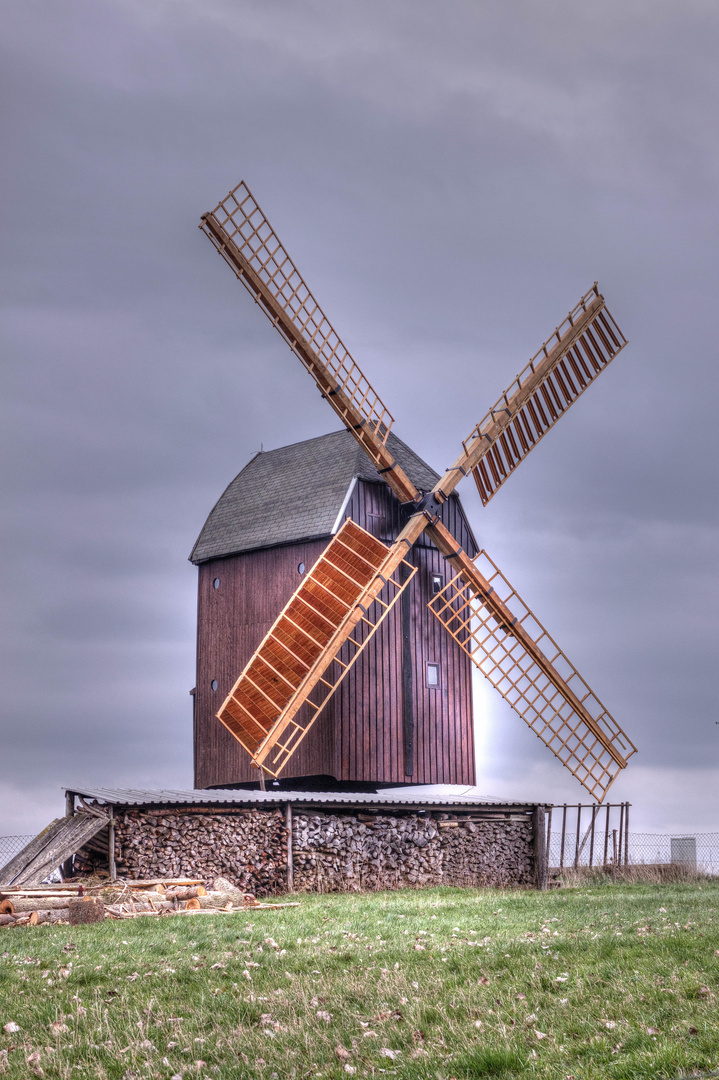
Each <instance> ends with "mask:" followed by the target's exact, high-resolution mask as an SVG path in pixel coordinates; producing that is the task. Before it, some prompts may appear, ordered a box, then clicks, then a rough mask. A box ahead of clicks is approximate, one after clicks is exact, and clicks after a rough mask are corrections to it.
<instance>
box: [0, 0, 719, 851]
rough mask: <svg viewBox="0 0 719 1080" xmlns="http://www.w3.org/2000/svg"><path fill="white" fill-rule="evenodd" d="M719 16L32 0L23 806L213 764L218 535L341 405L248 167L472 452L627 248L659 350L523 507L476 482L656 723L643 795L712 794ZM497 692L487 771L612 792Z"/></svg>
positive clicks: (623, 360)
mask: <svg viewBox="0 0 719 1080" xmlns="http://www.w3.org/2000/svg"><path fill="white" fill-rule="evenodd" d="M718 36H719V16H718V15H717V13H716V10H715V6H714V5H713V4H709V3H704V2H701V0H694V2H690V3H687V4H683V5H681V7H677V6H676V5H674V4H670V3H668V2H666V0H663V2H659V3H656V2H653V3H651V4H649V3H644V2H640V0H637V2H633V3H629V4H627V3H619V2H618V0H617V2H610V0H607V2H605V3H603V4H601V5H594V6H590V7H586V6H585V7H584V8H582V7H579V8H578V7H577V5H576V4H571V3H568V2H551V0H550V2H547V3H544V4H542V5H536V4H528V3H520V4H519V5H516V4H515V5H513V6H512V7H511V8H509V7H507V5H506V4H501V3H499V2H496V3H488V4H483V5H481V6H480V7H478V6H477V5H476V4H473V3H469V2H466V0H452V2H451V3H449V4H445V5H443V6H442V7H441V8H438V7H437V5H435V4H430V3H424V2H420V3H418V2H417V0H413V2H412V3H410V2H409V0H404V2H397V3H393V4H389V5H388V4H386V3H379V2H377V0H370V2H368V3H364V4H362V5H337V4H333V3H330V2H328V0H314V2H310V0H308V2H306V3H302V4H295V3H278V4H272V5H267V4H264V3H260V2H259V0H257V2H249V0H242V2H240V3H237V2H234V0H233V2H229V0H228V2H223V0H205V2H203V3H202V4H199V3H196V2H191V0H150V2H148V0H143V2H142V3H140V2H139V0H138V2H134V0H100V2H93V3H90V2H88V0H74V2H73V0H71V2H69V3H67V4H63V5H61V6H58V5H52V4H48V3H44V2H40V0H38V2H33V3H26V2H23V3H20V2H17V3H11V5H10V8H9V11H8V13H7V14H6V19H5V25H4V45H3V49H4V54H5V55H4V58H3V62H2V71H3V78H4V80H5V100H6V102H9V103H10V104H9V107H6V109H5V112H4V117H3V136H2V138H3V155H2V164H0V169H1V170H2V186H3V191H4V193H5V218H4V221H5V224H4V237H3V252H4V255H5V258H4V268H3V271H2V273H3V278H2V294H1V295H2V297H3V299H2V311H3V322H4V336H5V342H6V348H5V361H4V364H3V371H4V383H5V393H4V403H3V411H4V424H3V436H2V438H3V448H4V451H5V468H4V478H5V485H4V508H3V518H2V520H3V540H2V543H3V554H4V559H3V566H2V580H3V595H4V597H5V612H6V618H5V620H4V625H3V631H2V637H3V645H4V654H5V657H6V665H7V666H6V671H5V674H4V677H3V686H4V695H3V696H4V728H5V732H4V735H3V756H2V765H1V766H0V770H1V771H0V785H4V787H3V807H4V811H5V812H6V813H9V816H8V817H6V819H5V820H6V824H4V825H3V831H8V832H10V831H25V830H31V829H33V828H35V827H37V826H40V825H42V824H44V823H45V822H44V820H43V819H44V818H45V817H46V816H47V815H48V814H49V813H51V812H53V811H54V812H56V811H57V809H58V808H59V806H60V803H59V798H58V797H59V785H60V784H61V783H62V782H63V781H66V780H67V781H70V782H71V781H73V780H78V781H82V780H92V781H94V782H97V783H116V784H122V783H126V784H128V785H129V784H135V785H137V784H149V785H152V784H154V785H161V784H166V785H170V784H172V785H176V786H180V785H188V784H189V783H190V781H191V762H190V753H191V742H190V705H189V696H188V693H187V691H188V690H189V689H190V687H191V686H192V685H193V681H194V677H193V652H194V590H195V571H194V569H193V568H192V567H191V566H189V564H188V563H187V562H186V559H187V554H188V552H189V550H190V548H191V546H192V543H193V541H194V539H195V537H196V535H197V533H198V532H199V529H200V527H201V525H202V522H203V520H204V518H205V516H206V514H207V513H208V512H209V510H210V509H211V507H212V505H213V503H214V502H215V500H216V498H217V497H218V496H219V494H220V493H221V491H222V490H223V488H224V486H225V485H226V484H227V483H228V482H229V480H230V479H231V478H232V477H233V476H234V475H235V473H236V472H237V471H238V470H239V468H241V467H242V465H243V464H244V463H245V462H246V461H247V460H248V458H249V457H250V456H251V454H252V453H253V452H254V451H255V450H257V449H258V448H259V445H260V443H264V445H265V447H266V448H269V447H273V446H278V445H284V444H286V443H288V442H291V441H296V440H300V439H303V438H308V437H310V436H312V435H316V434H319V433H321V432H324V431H328V430H332V429H333V428H334V427H335V426H336V425H335V422H334V417H333V415H332V414H331V413H329V411H328V410H327V409H326V406H325V403H323V402H322V401H321V400H320V398H319V395H318V394H317V393H316V390H314V388H313V387H312V385H311V384H310V382H309V380H308V379H307V376H306V375H305V373H304V372H303V371H302V370H301V369H300V367H299V365H298V364H297V362H296V361H295V360H294V358H293V357H292V356H291V354H290V353H289V351H288V350H287V348H286V347H285V346H284V345H283V344H282V342H281V341H280V340H279V339H275V337H273V334H272V331H271V329H270V328H269V326H268V325H267V323H266V321H265V320H264V318H263V317H262V315H261V314H260V312H259V311H258V310H257V309H256V308H255V307H254V306H253V305H252V304H251V303H250V302H249V300H248V298H247V296H246V295H245V294H244V293H243V290H241V289H240V288H239V287H238V285H237V283H236V281H235V280H234V279H233V277H232V275H231V274H230V273H229V271H228V269H227V267H226V266H225V265H224V263H223V262H222V261H221V260H220V259H218V258H217V256H216V254H215V253H214V252H213V251H212V249H211V247H210V245H209V244H208V243H207V241H206V239H205V238H204V237H203V236H202V235H201V234H200V233H199V232H198V230H197V228H196V225H197V223H198V220H199V216H200V214H201V213H202V212H203V211H204V210H206V209H209V208H211V206H213V205H214V204H215V203H216V202H217V200H218V199H219V198H220V197H222V196H223V195H224V194H225V192H226V191H227V190H228V189H229V188H230V187H231V186H234V184H235V183H237V181H238V180H239V179H240V178H241V177H243V176H244V177H245V179H247V181H248V182H249V184H250V186H251V187H252V188H253V189H254V191H255V194H256V195H257V197H258V199H259V200H260V202H261V203H262V205H263V206H264V207H265V209H266V210H267V212H268V214H269V216H270V218H271V220H272V221H273V223H274V224H275V226H276V228H277V230H278V232H279V233H280V235H281V236H282V238H283V240H284V242H285V243H286V245H287V247H288V248H289V250H290V251H291V252H292V253H293V255H294V256H295V258H296V260H297V262H298V264H299V266H300V268H301V270H302V271H303V273H304V274H305V275H306V277H307V279H308V281H309V283H310V284H311V286H312V288H313V290H314V291H315V292H316V294H317V296H318V297H319V299H320V301H321V302H322V303H323V305H324V306H325V307H326V309H327V311H328V313H329V315H330V317H331V318H332V320H333V322H334V323H335V325H336V326H337V328H338V330H339V331H340V333H341V334H342V336H343V338H344V339H345V340H346V342H347V344H348V345H349V347H350V348H351V350H352V352H353V353H354V354H355V356H356V358H357V359H358V360H359V361H360V363H361V365H362V367H363V369H364V370H365V371H366V373H367V375H368V376H369V377H370V379H371V380H372V382H373V383H374V384H375V385H376V386H377V388H378V390H379V391H380V393H381V395H382V397H383V398H384V399H385V400H386V401H387V402H388V403H389V405H390V408H392V410H393V411H394V413H395V415H396V417H397V423H396V430H397V432H398V434H400V435H401V436H402V437H403V438H405V439H407V440H408V441H409V442H410V443H411V444H412V445H413V446H414V447H415V448H416V449H417V450H418V451H419V452H420V453H422V454H423V456H425V457H426V458H427V459H428V460H429V461H430V462H431V463H432V464H433V465H435V467H438V468H442V467H444V466H446V465H447V464H449V462H450V461H451V460H453V459H454V457H455V456H456V453H457V448H458V445H459V442H460V440H461V438H462V437H464V436H466V435H467V433H468V432H469V431H470V429H471V428H472V426H473V425H474V423H475V422H476V421H477V419H478V418H479V417H480V416H481V415H482V414H483V412H484V411H485V410H486V408H487V407H488V406H489V405H490V404H491V403H492V402H493V401H494V400H495V399H496V397H497V396H498V394H499V393H500V392H501V391H502V389H503V388H504V387H505V386H506V385H507V383H508V382H509V380H510V379H511V378H512V376H513V375H514V374H515V373H516V372H517V371H518V370H519V369H520V368H521V367H522V366H523V364H524V363H525V362H526V360H527V359H528V357H529V356H530V355H531V354H532V353H533V352H534V351H535V350H536V348H537V347H538V346H539V344H540V343H541V341H542V340H543V339H544V338H545V337H547V336H548V335H549V334H550V333H551V331H552V330H553V328H554V326H555V325H556V324H557V323H558V322H559V321H560V320H561V319H562V318H563V316H564V315H565V313H566V311H567V310H568V309H569V307H571V306H572V305H573V304H574V303H575V302H576V300H577V299H578V298H579V296H580V295H581V294H582V293H583V292H584V291H585V290H586V289H587V288H588V287H589V286H590V285H591V283H592V281H594V279H595V278H598V279H599V282H600V285H601V287H602V289H603V290H604V292H605V294H606V296H607V299H608V302H609V305H610V308H611V310H612V311H613V313H614V314H615V316H616V318H617V319H618V321H619V323H620V325H621V326H622V328H623V330H624V331H625V333H626V334H627V336H628V337H629V338H630V345H629V346H628V348H627V349H626V350H625V351H624V353H622V355H621V356H620V357H619V358H618V359H617V360H616V362H615V363H614V364H613V365H612V367H611V368H610V369H609V371H608V372H607V373H606V374H605V375H603V377H602V379H601V380H600V381H599V383H598V385H597V386H595V387H592V388H591V390H590V391H589V393H588V394H587V395H586V396H585V397H584V398H583V399H582V401H581V402H579V403H578V404H577V406H576V407H575V409H573V410H572V411H571V412H570V414H569V415H568V416H567V417H566V418H564V419H563V420H562V423H561V424H560V425H559V426H558V427H557V430H556V431H554V432H552V434H551V435H550V437H549V438H548V439H547V440H545V441H544V442H543V443H542V445H541V447H539V448H538V449H537V450H536V452H535V453H534V454H532V455H531V457H530V459H529V460H528V461H527V462H525V463H524V464H523V465H522V468H521V469H520V470H519V471H518V473H517V474H516V476H514V477H513V478H512V479H511V480H510V482H509V483H508V484H507V485H506V488H505V489H503V490H502V491H501V492H500V494H499V495H498V496H497V498H496V499H495V500H494V501H493V502H492V503H491V504H490V506H489V508H488V509H487V510H485V511H482V510H481V508H480V506H479V504H478V499H477V497H476V495H475V494H474V493H473V492H472V491H471V490H470V487H469V484H466V485H465V487H464V489H463V491H462V495H463V497H464V498H465V501H466V504H467V506H468V508H469V509H470V511H471V516H472V521H473V523H474V525H475V528H476V531H477V534H478V536H479V538H480V540H481V541H482V542H483V543H486V545H487V548H488V550H489V552H490V554H491V555H492V556H493V557H494V558H495V560H496V561H498V562H499V563H500V565H501V566H502V568H503V569H504V570H505V572H506V573H507V575H508V577H509V578H510V580H512V582H513V584H515V585H516V586H517V587H518V589H519V591H520V592H521V593H522V594H523V595H524V597H525V599H526V600H527V601H528V602H529V603H530V604H531V605H532V606H534V607H535V608H536V610H537V612H538V614H539V615H540V617H541V618H542V620H543V621H544V622H545V623H546V624H547V625H548V627H549V629H550V630H551V632H552V633H553V634H554V635H555V637H556V638H557V640H558V641H559V644H560V645H562V646H563V647H564V649H565V651H566V652H567V653H568V654H569V655H570V657H571V658H572V659H574V660H575V662H576V663H577V666H578V667H579V668H580V670H581V671H582V672H583V674H585V675H586V677H587V679H588V680H589V682H590V683H591V684H592V685H593V686H595V687H596V690H597V692H598V693H599V695H600V697H602V699H603V700H605V701H606V703H607V705H608V706H609V707H610V709H612V711H613V712H615V714H616V715H617V717H618V719H620V721H621V722H622V723H623V724H625V725H626V727H627V729H628V730H629V731H630V732H631V734H632V736H633V737H634V738H635V739H636V741H637V743H638V744H639V745H640V748H641V758H639V757H638V758H637V759H635V760H636V761H637V762H638V763H639V764H637V765H636V766H634V767H633V768H632V769H630V770H628V771H627V774H626V775H624V776H622V777H621V779H620V780H619V781H618V782H617V785H616V787H615V793H616V796H617V797H619V796H621V797H624V798H630V799H633V800H634V801H635V802H639V801H640V802H641V804H642V808H643V809H641V811H640V812H641V813H643V814H644V817H645V821H644V824H645V826H647V827H649V826H651V825H653V824H655V825H656V827H665V826H666V827H670V826H671V827H675V826H676V827H689V826H693V825H699V826H701V825H706V821H705V820H704V819H701V820H700V819H699V818H697V817H696V814H698V813H699V812H700V811H699V809H698V805H699V804H698V803H691V804H690V805H687V807H686V809H685V810H682V798H681V792H682V790H685V789H686V786H687V784H689V785H691V784H698V785H700V786H703V787H706V786H707V785H709V784H713V785H714V788H715V790H716V779H717V773H716V768H717V738H718V736H717V735H716V731H717V730H718V729H717V728H716V727H715V725H714V722H713V721H714V715H715V709H714V694H713V678H712V676H713V670H714V667H715V650H716V644H715V643H716V640H717V633H716V631H717V580H718V578H717V572H716V566H717V537H718V528H717V515H716V497H715V492H716V460H717V446H716V439H717V437H716V424H715V421H714V416H713V412H714V401H715V398H716V392H717V376H716V344H715V338H716V335H715V331H714V325H713V323H714V308H715V302H714V293H715V290H716V254H715V252H716V241H717V214H716V185H717V179H718V178H719V177H718V174H719V151H718V150H717V147H718V146H719V140H717V130H716V128H717V117H716V108H715V105H714V102H715V101H716V96H717V74H716V53H717V44H718V42H717V38H718ZM481 699H482V702H483V709H482V715H481V717H480V720H479V723H480V727H481V732H480V736H481V737H480V762H479V764H480V773H481V775H483V777H484V782H485V783H486V785H487V789H488V790H489V789H490V788H492V789H493V790H494V791H495V793H499V794H501V793H502V792H503V791H506V792H510V790H511V791H512V792H513V793H514V794H517V795H522V796H524V795H525V794H526V793H527V791H528V789H529V788H530V787H531V788H532V791H531V792H530V794H534V795H536V796H537V797H543V798H546V797H552V796H553V795H556V797H557V798H558V799H561V800H562V801H564V799H565V798H568V799H570V800H571V799H575V798H577V797H578V796H577V792H578V791H579V789H578V788H575V787H572V785H571V781H569V786H567V781H565V778H564V775H563V772H562V770H561V768H560V767H559V766H558V765H555V763H553V762H552V760H551V758H549V757H548V755H546V752H545V751H543V750H542V748H541V747H540V745H539V743H538V742H537V740H536V739H535V738H534V737H533V736H532V735H531V733H530V732H528V731H526V730H525V729H524V728H523V726H522V725H521V724H520V723H519V722H515V719H514V717H513V714H511V712H510V711H509V710H508V709H505V707H504V706H503V704H502V703H501V702H500V703H499V704H493V703H492V702H493V699H492V698H485V696H484V695H481ZM692 778H693V779H692ZM522 785H524V787H522ZM666 792H669V793H671V794H672V797H673V798H675V800H676V805H675V806H673V807H671V808H670V809H667V804H666V797H665V793H666ZM48 793H51V794H48ZM713 797H714V796H712V795H710V793H709V792H707V793H706V800H705V803H704V806H705V807H711V809H713V810H716V808H717V807H716V805H715V803H712V802H711V799H712V798H713ZM705 812H706V811H705ZM692 815H695V816H692Z"/></svg>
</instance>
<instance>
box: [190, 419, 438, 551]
mask: <svg viewBox="0 0 719 1080" xmlns="http://www.w3.org/2000/svg"><path fill="white" fill-rule="evenodd" d="M387 446H388V448H389V450H390V451H391V453H392V454H393V455H394V456H395V458H396V459H397V461H398V462H399V464H400V465H401V466H402V468H403V469H404V471H405V472H406V473H407V475H408V476H409V478H410V479H411V480H412V482H413V483H414V484H415V485H416V486H417V487H419V488H423V489H425V490H428V489H430V488H432V487H434V485H435V484H436V482H437V480H438V479H439V476H438V474H437V473H435V471H434V470H433V469H431V468H430V467H429V465H427V463H426V462H425V461H422V459H421V458H420V457H418V456H417V454H415V452H414V451H413V450H411V449H410V447H409V446H407V445H406V443H403V442H402V440H401V439H399V438H397V436H396V435H394V434H393V433H392V432H390V434H389V439H388V442H387ZM355 477H358V478H359V479H361V480H370V481H380V480H381V477H380V475H379V473H378V472H377V470H376V469H375V468H374V467H373V465H372V463H371V462H370V461H369V459H368V457H367V454H366V453H365V451H364V450H363V449H362V447H361V446H359V444H358V443H357V442H356V441H355V440H354V438H353V437H352V435H351V434H350V433H349V431H334V432H332V434H330V435H320V436H319V437H318V438H316V439H307V440H306V441H305V442H300V443H293V444H292V446H282V447H280V448H279V449H278V450H268V451H266V452H264V453H260V454H256V455H255V457H253V458H252V460H251V461H250V462H249V463H248V464H247V465H245V467H244V469H243V470H242V472H241V473H239V475H238V476H236V477H235V479H234V480H233V481H232V483H231V484H230V485H229V486H228V487H227V488H226V490H225V491H224V493H223V494H222V495H221V496H220V498H219V499H218V501H217V503H216V504H215V506H214V508H213V510H212V511H211V512H210V515H209V517H208V518H207V521H206V522H205V524H204V525H203V527H202V531H201V533H200V535H199V537H198V538H197V542H196V544H195V546H194V548H193V550H192V554H191V555H190V559H191V561H192V562H194V563H200V562H205V561H206V560H207V559H217V558H220V557H222V556H224V555H233V554H235V553H237V552H240V551H252V550H254V549H256V548H263V547H271V546H272V545H275V544H288V543H297V542H299V541H300V540H311V539H315V538H317V537H321V536H329V535H331V533H332V530H333V529H334V528H335V525H336V522H337V516H338V514H339V511H340V509H341V507H342V504H343V502H344V500H345V497H346V495H347V492H348V490H349V486H350V484H351V483H352V481H353V480H354V478H355Z"/></svg>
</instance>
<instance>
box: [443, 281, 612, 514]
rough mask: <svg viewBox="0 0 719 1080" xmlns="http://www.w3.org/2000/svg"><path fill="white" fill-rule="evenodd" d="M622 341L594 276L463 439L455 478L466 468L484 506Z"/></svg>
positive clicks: (610, 359)
mask: <svg viewBox="0 0 719 1080" xmlns="http://www.w3.org/2000/svg"><path fill="white" fill-rule="evenodd" d="M625 345H626V338H625V337H624V335H623V334H622V332H621V330H620V329H619V327H618V326H617V324H616V322H615V321H614V319H613V318H612V316H611V315H610V314H609V311H608V309H607V306H606V304H605V302H604V297H603V296H602V295H601V294H600V292H599V289H598V287H597V283H596V282H595V283H594V285H593V287H592V288H591V289H590V290H589V292H588V293H586V295H585V296H583V297H582V299H581V300H580V301H579V303H578V304H577V306H576V307H575V308H573V309H572V311H570V312H569V315H567V318H566V319H565V320H564V322H563V323H561V325H560V326H558V327H557V329H556V330H555V332H554V334H552V336H551V338H549V340H548V341H545V343H544V345H542V347H541V349H539V351H538V352H537V353H536V355H535V356H533V357H532V359H531V360H530V361H529V363H528V364H527V366H526V367H525V368H524V369H523V370H522V371H521V372H520V374H519V375H518V376H517V377H516V379H515V380H514V382H513V383H512V385H511V386H509V387H508V388H507V390H506V391H505V392H504V393H503V394H502V396H501V398H500V399H499V401H497V403H496V404H495V405H493V406H492V408H491V409H490V410H489V412H488V413H487V415H486V416H485V417H484V419H482V420H480V422H479V423H478V424H477V426H476V427H475V428H474V430H473V431H472V433H471V434H470V436H469V438H467V439H465V441H464V451H465V452H464V455H463V456H462V457H461V458H459V459H458V461H457V462H456V463H455V466H454V473H455V482H456V480H458V479H459V478H460V477H461V475H463V474H466V473H467V472H469V471H471V472H472V475H473V476H474V479H475V482H476V484H477V489H478V490H479V494H480V497H481V499H482V502H483V503H484V504H485V506H486V504H487V503H488V502H489V500H490V499H491V498H492V496H493V495H495V494H496V492H497V491H498V490H499V488H500V487H501V486H502V484H503V483H504V482H505V480H506V479H507V478H508V477H509V476H510V475H511V473H513V472H514V470H515V469H516V468H517V466H518V465H519V463H520V462H521V461H522V460H523V459H524V458H525V457H526V456H527V454H528V453H529V451H530V450H531V449H532V448H533V447H534V446H536V445H537V443H538V442H539V441H540V440H541V439H543V438H544V436H545V435H546V434H547V432H548V431H549V430H550V428H552V427H553V426H554V424H556V422H557V420H558V419H559V418H560V416H562V415H563V414H564V413H565V412H566V411H567V409H568V408H569V407H570V405H573V404H574V402H575V401H576V400H577V398H578V397H579V396H580V394H582V393H584V391H585V390H586V389H587V387H588V386H589V385H590V384H591V383H592V382H594V380H595V379H596V377H597V376H598V375H599V374H601V372H602V371H604V369H605V368H606V367H607V365H608V364H609V363H610V362H611V361H612V360H613V359H614V357H615V356H617V355H618V353H619V352H621V350H622V349H623V348H624V346H625ZM440 487H442V489H443V490H446V487H447V484H446V482H445V483H442V482H440Z"/></svg>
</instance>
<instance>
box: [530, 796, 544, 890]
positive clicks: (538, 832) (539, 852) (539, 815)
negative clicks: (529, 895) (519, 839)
mask: <svg viewBox="0 0 719 1080" xmlns="http://www.w3.org/2000/svg"><path fill="white" fill-rule="evenodd" d="M532 824H533V826H534V838H533V839H534V884H535V886H536V887H537V888H538V889H546V887H547V850H546V844H545V834H544V830H545V823H544V807H543V806H536V807H535V809H534V813H533V815H532Z"/></svg>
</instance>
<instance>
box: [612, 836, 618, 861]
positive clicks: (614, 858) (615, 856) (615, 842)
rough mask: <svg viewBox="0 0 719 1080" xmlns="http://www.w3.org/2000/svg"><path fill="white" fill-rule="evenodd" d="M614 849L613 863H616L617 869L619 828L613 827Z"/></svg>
mask: <svg viewBox="0 0 719 1080" xmlns="http://www.w3.org/2000/svg"><path fill="white" fill-rule="evenodd" d="M612 851H613V854H612V863H613V864H614V869H615V870H616V868H617V830H616V829H612Z"/></svg>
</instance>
